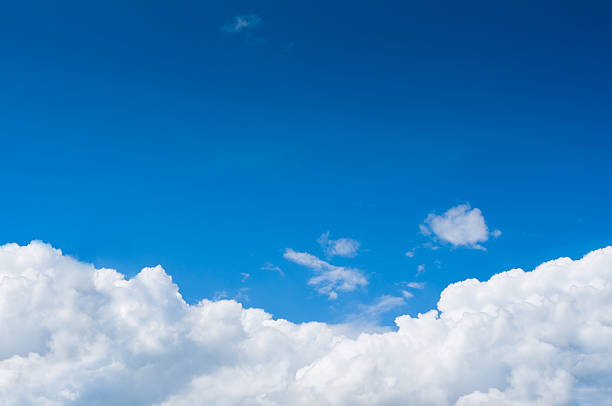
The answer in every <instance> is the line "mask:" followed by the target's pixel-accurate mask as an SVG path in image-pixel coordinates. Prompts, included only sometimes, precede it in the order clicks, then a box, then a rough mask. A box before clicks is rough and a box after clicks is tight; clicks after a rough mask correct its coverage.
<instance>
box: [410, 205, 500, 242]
mask: <svg viewBox="0 0 612 406" xmlns="http://www.w3.org/2000/svg"><path fill="white" fill-rule="evenodd" d="M420 230H421V233H422V234H424V235H428V236H433V237H435V238H436V239H438V240H439V241H442V242H446V243H449V244H451V245H452V246H453V247H466V248H475V249H484V247H483V246H482V245H480V244H479V243H481V242H485V241H487V240H488V239H489V237H490V236H493V237H499V236H500V235H501V231H499V230H494V231H493V232H489V228H488V227H487V224H486V223H485V219H484V217H483V216H482V212H481V211H480V209H478V208H473V209H472V208H471V207H470V205H469V204H467V203H466V204H460V205H459V206H455V207H451V208H450V209H448V210H447V211H446V213H444V214H442V215H437V214H434V213H430V214H429V215H428V216H427V218H426V219H425V222H424V223H423V224H421V225H420Z"/></svg>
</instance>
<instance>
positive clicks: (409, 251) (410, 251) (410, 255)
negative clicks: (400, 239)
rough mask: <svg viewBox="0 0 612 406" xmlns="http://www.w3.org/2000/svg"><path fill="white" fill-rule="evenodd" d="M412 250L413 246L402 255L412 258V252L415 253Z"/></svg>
mask: <svg viewBox="0 0 612 406" xmlns="http://www.w3.org/2000/svg"><path fill="white" fill-rule="evenodd" d="M414 251H415V249H414V248H413V249H411V250H408V251H406V252H405V253H404V255H405V256H407V257H408V258H414V254H415V253H414Z"/></svg>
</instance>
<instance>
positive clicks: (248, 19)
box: [221, 14, 262, 32]
mask: <svg viewBox="0 0 612 406" xmlns="http://www.w3.org/2000/svg"><path fill="white" fill-rule="evenodd" d="M261 21H262V20H261V17H259V16H258V15H257V14H242V15H237V16H234V18H233V19H232V21H231V22H229V23H226V24H223V25H222V26H221V31H225V32H242V31H244V30H248V29H253V28H255V27H257V26H259V25H260V24H261Z"/></svg>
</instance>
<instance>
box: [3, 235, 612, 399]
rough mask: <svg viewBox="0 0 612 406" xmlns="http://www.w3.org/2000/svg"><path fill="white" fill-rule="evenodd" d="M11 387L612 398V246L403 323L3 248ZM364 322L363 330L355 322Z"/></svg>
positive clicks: (514, 273) (462, 293)
mask: <svg viewBox="0 0 612 406" xmlns="http://www.w3.org/2000/svg"><path fill="white" fill-rule="evenodd" d="M0 300H1V302H0V323H1V324H2V325H3V326H4V328H5V331H6V332H10V334H3V335H2V336H1V337H0V371H1V374H0V393H1V394H2V398H3V402H4V403H5V404H18V405H56V404H57V405H60V404H78V405H81V404H82V405H108V404H113V405H134V406H138V405H159V406H162V405H165V406H178V405H194V404H202V405H204V404H215V405H288V404H291V405H312V404H318V405H399V404H405V402H406V399H410V401H409V402H410V404H411V405H432V404H436V405H457V406H467V405H491V404H495V405H526V404H534V405H536V404H537V405H565V404H571V403H572V402H578V403H579V404H588V405H601V404H607V403H609V401H610V400H611V399H612V388H611V387H610V385H609V383H610V382H611V381H612V362H611V361H612V318H611V316H612V247H607V248H602V249H598V250H595V251H592V252H590V253H588V254H587V255H585V256H584V257H583V258H581V259H578V260H572V259H569V258H558V259H555V260H551V261H548V262H545V263H543V264H541V265H540V266H538V267H537V268H535V269H534V270H533V271H528V272H525V271H523V270H521V269H512V270H508V271H506V272H502V273H499V274H496V275H494V276H493V277H491V278H490V279H489V280H488V281H483V282H480V281H478V280H476V279H467V280H464V281H461V282H457V283H454V284H452V285H449V286H448V287H446V288H445V289H444V290H443V291H442V293H441V295H440V299H439V301H438V305H437V308H436V309H432V310H430V311H428V312H426V313H424V314H419V315H418V316H417V317H410V316H407V315H404V316H399V317H397V318H396V319H395V324H396V328H395V329H394V330H393V331H387V332H381V333H367V332H361V333H360V332H359V331H358V329H359V327H355V326H350V325H348V326H337V325H330V324H326V323H320V322H316V321H313V322H307V323H299V324H295V323H292V322H291V321H288V320H283V319H277V318H273V317H272V315H270V314H268V313H266V312H265V311H264V310H263V309H257V308H246V307H244V306H243V305H241V304H240V303H239V302H237V301H235V300H208V299H203V300H201V301H199V302H197V303H196V304H193V305H190V304H188V303H186V302H185V301H184V300H183V298H182V296H181V294H180V291H179V287H178V286H177V285H176V284H174V283H173V282H172V278H171V276H170V275H169V274H168V273H166V271H165V270H164V269H163V268H162V267H161V266H156V267H153V268H143V269H142V270H141V271H140V272H139V273H138V274H136V275H135V276H134V277H132V278H126V277H125V276H124V275H122V274H121V273H119V272H117V271H115V270H113V269H107V268H100V269H97V268H95V267H94V266H92V265H91V264H86V263H83V262H80V261H77V260H75V259H73V258H71V257H70V256H67V255H64V254H63V253H62V252H61V251H60V250H57V249H54V248H53V247H52V246H50V245H48V244H45V243H42V242H38V241H33V242H32V243H30V244H28V245H26V246H20V245H17V244H6V245H3V246H1V247H0ZM350 329H353V331H352V337H351V336H350V334H349V335H347V334H346V332H347V331H348V330H350Z"/></svg>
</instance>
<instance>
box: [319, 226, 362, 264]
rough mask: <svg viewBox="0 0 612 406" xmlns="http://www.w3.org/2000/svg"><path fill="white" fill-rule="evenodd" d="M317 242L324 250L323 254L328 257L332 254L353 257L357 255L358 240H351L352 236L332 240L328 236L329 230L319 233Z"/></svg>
mask: <svg viewBox="0 0 612 406" xmlns="http://www.w3.org/2000/svg"><path fill="white" fill-rule="evenodd" d="M317 242H318V243H319V244H321V246H322V247H323V250H324V251H325V255H327V257H329V258H331V257H333V256H339V257H346V258H354V257H355V256H357V251H358V250H359V246H360V244H359V241H357V240H353V239H352V238H338V239H337V240H332V239H330V238H329V231H328V232H326V233H323V234H321V236H320V237H319V238H318V239H317Z"/></svg>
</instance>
